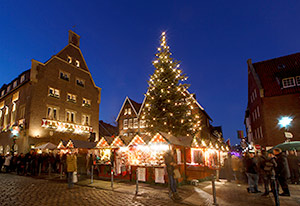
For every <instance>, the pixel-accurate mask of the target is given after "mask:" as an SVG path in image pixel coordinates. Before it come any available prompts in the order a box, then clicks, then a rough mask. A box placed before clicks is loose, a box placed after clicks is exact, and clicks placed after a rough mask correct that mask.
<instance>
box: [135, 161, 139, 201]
mask: <svg viewBox="0 0 300 206" xmlns="http://www.w3.org/2000/svg"><path fill="white" fill-rule="evenodd" d="M135 173H136V189H135V195H137V194H138V192H139V168H138V167H137V168H136V172H135Z"/></svg>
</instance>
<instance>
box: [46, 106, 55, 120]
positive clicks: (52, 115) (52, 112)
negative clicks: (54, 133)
mask: <svg viewBox="0 0 300 206" xmlns="http://www.w3.org/2000/svg"><path fill="white" fill-rule="evenodd" d="M47 118H48V119H54V120H57V119H58V109H57V108H55V107H48V109H47Z"/></svg>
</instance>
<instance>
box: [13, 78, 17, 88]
mask: <svg viewBox="0 0 300 206" xmlns="http://www.w3.org/2000/svg"><path fill="white" fill-rule="evenodd" d="M17 86H18V81H17V80H16V81H14V83H13V88H16V87H17Z"/></svg>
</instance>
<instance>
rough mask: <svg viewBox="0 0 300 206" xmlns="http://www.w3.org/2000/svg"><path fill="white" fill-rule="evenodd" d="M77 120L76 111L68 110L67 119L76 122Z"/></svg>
mask: <svg viewBox="0 0 300 206" xmlns="http://www.w3.org/2000/svg"><path fill="white" fill-rule="evenodd" d="M75 120H76V115H75V112H73V111H66V121H67V122H73V123H75V122H76V121H75Z"/></svg>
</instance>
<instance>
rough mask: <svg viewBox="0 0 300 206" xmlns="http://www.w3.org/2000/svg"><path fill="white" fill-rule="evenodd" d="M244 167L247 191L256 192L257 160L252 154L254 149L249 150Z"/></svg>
mask: <svg viewBox="0 0 300 206" xmlns="http://www.w3.org/2000/svg"><path fill="white" fill-rule="evenodd" d="M245 168H246V175H247V177H248V185H249V187H248V188H247V190H248V192H249V193H258V192H260V191H259V190H258V179H259V175H258V166H257V160H256V158H255V155H254V151H250V152H249V155H248V157H246V159H245Z"/></svg>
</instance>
